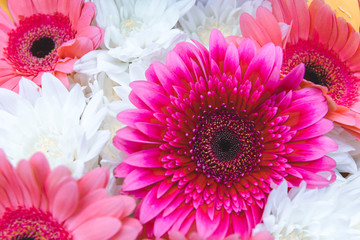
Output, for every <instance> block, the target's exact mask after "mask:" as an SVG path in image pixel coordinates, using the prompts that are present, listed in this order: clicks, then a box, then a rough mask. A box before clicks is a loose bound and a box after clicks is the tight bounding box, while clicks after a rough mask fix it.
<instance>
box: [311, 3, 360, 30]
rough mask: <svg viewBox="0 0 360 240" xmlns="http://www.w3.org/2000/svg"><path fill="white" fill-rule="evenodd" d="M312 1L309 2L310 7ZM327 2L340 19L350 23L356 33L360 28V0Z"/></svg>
mask: <svg viewBox="0 0 360 240" xmlns="http://www.w3.org/2000/svg"><path fill="white" fill-rule="evenodd" d="M311 2H312V0H310V1H309V2H308V5H310V3H311ZM325 2H326V3H327V4H328V5H329V6H330V7H331V9H333V10H335V14H336V16H338V17H343V18H344V19H345V20H346V21H347V22H348V23H350V24H351V25H352V26H353V27H354V28H355V30H356V31H359V28H360V8H359V4H360V3H359V0H325Z"/></svg>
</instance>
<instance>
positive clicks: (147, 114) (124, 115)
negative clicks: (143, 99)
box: [117, 109, 154, 128]
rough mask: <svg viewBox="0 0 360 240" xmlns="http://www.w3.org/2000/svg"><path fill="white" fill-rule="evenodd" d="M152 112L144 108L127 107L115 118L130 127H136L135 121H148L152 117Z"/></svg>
mask: <svg viewBox="0 0 360 240" xmlns="http://www.w3.org/2000/svg"><path fill="white" fill-rule="evenodd" d="M153 114H154V113H153V112H151V111H149V110H146V109H128V110H125V111H122V112H120V113H119V114H118V115H117V119H118V120H119V121H120V122H122V123H124V124H125V125H128V126H130V127H132V128H136V126H135V123H137V122H150V121H151V120H152V119H154V115H153Z"/></svg>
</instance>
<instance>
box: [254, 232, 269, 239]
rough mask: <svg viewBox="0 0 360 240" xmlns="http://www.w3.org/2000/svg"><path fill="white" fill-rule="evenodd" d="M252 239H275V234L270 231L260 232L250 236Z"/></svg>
mask: <svg viewBox="0 0 360 240" xmlns="http://www.w3.org/2000/svg"><path fill="white" fill-rule="evenodd" d="M250 240H274V236H273V235H271V233H269V232H259V233H257V234H256V235H255V236H253V237H252V238H250Z"/></svg>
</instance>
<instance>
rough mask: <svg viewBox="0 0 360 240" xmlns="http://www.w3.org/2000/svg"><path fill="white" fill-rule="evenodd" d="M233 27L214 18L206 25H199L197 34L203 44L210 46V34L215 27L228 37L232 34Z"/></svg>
mask: <svg viewBox="0 0 360 240" xmlns="http://www.w3.org/2000/svg"><path fill="white" fill-rule="evenodd" d="M231 27H232V25H227V24H224V23H222V22H219V21H218V20H216V19H215V18H213V19H209V20H208V21H207V23H206V24H205V25H204V26H199V27H198V29H197V31H196V34H197V35H198V36H199V39H200V41H201V42H202V43H203V44H205V45H206V46H209V39H210V34H211V31H212V30H213V29H218V30H219V31H220V32H221V33H222V34H223V35H224V36H225V37H226V36H230V35H232V28H231Z"/></svg>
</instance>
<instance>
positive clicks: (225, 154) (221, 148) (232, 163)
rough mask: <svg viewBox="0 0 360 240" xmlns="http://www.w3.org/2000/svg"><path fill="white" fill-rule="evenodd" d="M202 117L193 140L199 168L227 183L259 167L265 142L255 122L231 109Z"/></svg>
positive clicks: (192, 144) (194, 157)
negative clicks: (263, 142)
mask: <svg viewBox="0 0 360 240" xmlns="http://www.w3.org/2000/svg"><path fill="white" fill-rule="evenodd" d="M199 120H200V121H199V123H198V125H197V127H196V129H195V130H194V138H193V141H192V142H191V148H192V150H191V153H192V157H191V158H192V159H193V160H194V161H195V162H196V166H197V169H196V171H198V172H203V173H205V174H206V175H207V176H208V177H212V178H214V179H215V180H216V181H217V182H224V183H227V182H229V181H238V180H240V178H241V177H243V176H245V175H248V174H249V173H251V172H252V171H254V170H256V169H257V168H258V163H259V162H260V157H261V155H262V150H263V145H262V138H261V135H260V132H259V131H258V130H257V129H256V128H255V124H254V122H253V121H251V120H248V119H247V118H246V116H240V115H239V114H236V113H233V112H231V111H227V110H222V111H219V112H215V113H208V114H205V115H203V116H202V117H200V119H199Z"/></svg>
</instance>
